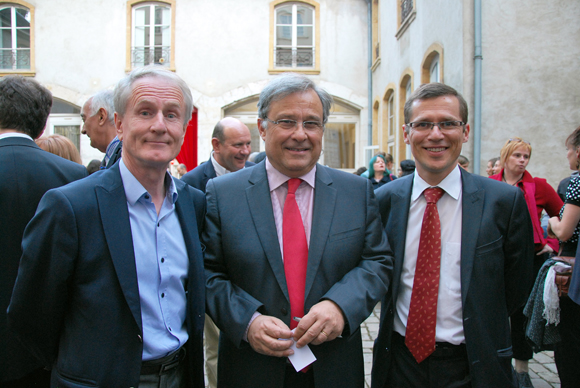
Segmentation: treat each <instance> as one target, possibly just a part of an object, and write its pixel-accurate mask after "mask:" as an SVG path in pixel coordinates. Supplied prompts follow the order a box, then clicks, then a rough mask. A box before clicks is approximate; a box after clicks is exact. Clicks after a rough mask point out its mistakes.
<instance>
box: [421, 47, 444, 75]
mask: <svg viewBox="0 0 580 388" xmlns="http://www.w3.org/2000/svg"><path fill="white" fill-rule="evenodd" d="M436 61H437V62H438V64H439V69H438V75H439V80H438V81H437V82H439V83H444V79H443V46H442V45H441V44H439V43H433V44H432V45H431V46H429V48H427V50H426V51H425V56H424V57H423V61H422V62H421V83H422V84H427V83H430V82H431V72H432V70H433V64H434V63H435V62H436Z"/></svg>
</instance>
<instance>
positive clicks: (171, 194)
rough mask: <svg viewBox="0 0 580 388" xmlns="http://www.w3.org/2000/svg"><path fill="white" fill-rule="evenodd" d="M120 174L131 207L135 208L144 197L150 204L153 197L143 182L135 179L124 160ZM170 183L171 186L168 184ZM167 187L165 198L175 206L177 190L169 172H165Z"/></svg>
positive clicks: (120, 163) (120, 165)
mask: <svg viewBox="0 0 580 388" xmlns="http://www.w3.org/2000/svg"><path fill="white" fill-rule="evenodd" d="M119 172H120V173H121V180H122V181H123V188H124V189H125V196H126V197H127V202H129V205H131V206H135V204H136V203H137V201H139V199H141V198H142V197H145V199H146V200H148V201H149V202H150V201H151V196H150V195H149V193H148V192H147V190H146V189H145V187H143V185H142V184H141V182H139V181H138V180H137V178H135V176H134V175H133V174H132V173H131V171H129V169H128V168H127V166H125V162H124V161H123V158H121V161H120V162H119ZM167 183H169V185H168V184H167ZM165 187H167V190H166V193H165V197H166V198H167V199H168V200H170V201H171V202H172V203H173V204H175V202H176V201H177V197H178V195H177V189H176V187H175V182H173V179H172V178H171V175H169V173H168V172H165Z"/></svg>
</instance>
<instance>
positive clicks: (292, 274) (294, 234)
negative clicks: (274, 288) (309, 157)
mask: <svg viewBox="0 0 580 388" xmlns="http://www.w3.org/2000/svg"><path fill="white" fill-rule="evenodd" d="M301 182H302V180H301V179H298V178H292V179H290V180H289V181H288V195H287V196H286V202H284V213H283V214H282V217H283V221H282V237H283V238H282V239H283V245H284V272H285V273H286V284H287V286H288V295H289V297H290V311H291V314H292V315H291V319H290V329H294V328H295V327H296V326H298V322H296V321H295V320H294V319H293V318H294V317H300V318H302V316H303V315H304V289H305V288H306V267H307V266H308V244H307V243H306V233H305V232H304V224H303V223H302V216H301V215H300V210H299V209H298V204H297V203H296V189H298V186H300V183H301Z"/></svg>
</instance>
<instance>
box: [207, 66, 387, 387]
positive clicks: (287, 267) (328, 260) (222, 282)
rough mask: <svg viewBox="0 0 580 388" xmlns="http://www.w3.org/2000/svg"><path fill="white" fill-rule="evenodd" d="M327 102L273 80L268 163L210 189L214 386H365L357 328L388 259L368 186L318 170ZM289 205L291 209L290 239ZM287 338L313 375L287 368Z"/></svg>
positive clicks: (289, 80) (267, 105)
mask: <svg viewBox="0 0 580 388" xmlns="http://www.w3.org/2000/svg"><path fill="white" fill-rule="evenodd" d="M331 101H332V100H331V97H330V95H328V94H327V93H326V92H325V91H323V90H321V89H319V88H318V87H317V86H316V85H315V84H314V83H313V82H312V81H311V80H310V79H308V78H307V77H305V76H301V75H297V74H291V73H290V74H285V75H282V76H279V77H277V78H276V79H274V80H273V81H272V82H271V83H270V84H269V85H267V86H266V88H265V89H264V90H263V91H262V93H261V94H260V100H259V103H258V108H259V117H260V118H259V119H258V127H259V130H260V135H261V137H262V139H263V140H264V141H265V145H266V154H267V159H266V160H265V161H263V162H261V163H259V164H257V165H256V166H254V167H252V168H250V169H243V170H240V171H238V172H237V173H235V174H228V175H225V176H223V177H218V178H215V179H212V180H210V181H209V182H208V184H207V188H206V198H207V209H208V210H207V215H206V229H205V231H204V233H203V242H204V243H205V245H206V254H205V267H206V277H207V299H206V303H207V311H208V314H209V315H210V316H211V318H212V319H213V320H214V322H215V323H216V324H217V326H218V327H219V328H220V330H221V331H222V332H221V336H220V347H219V358H218V359H219V361H218V387H222V388H223V387H280V388H282V387H296V388H298V387H300V388H308V387H314V386H315V387H317V388H320V387H329V388H330V387H332V388H335V387H354V388H362V387H363V384H364V364H363V357H362V342H361V333H360V324H361V322H362V321H363V320H364V319H366V318H367V317H368V316H369V314H370V313H371V311H372V309H373V308H374V306H375V304H376V303H377V301H378V300H380V298H382V297H383V295H384V294H385V293H386V291H387V288H388V285H389V276H390V273H391V260H392V259H391V255H390V250H389V247H388V244H387V241H386V237H385V235H384V231H383V230H382V228H381V224H380V218H379V215H378V207H377V204H376V201H375V197H374V194H373V190H372V187H371V186H370V183H369V182H368V180H364V179H361V178H360V177H357V176H354V175H352V174H346V173H343V172H339V171H336V170H333V169H330V168H327V167H324V166H321V165H319V164H317V163H316V162H317V160H318V158H319V156H320V152H321V148H322V134H323V130H324V123H325V122H326V120H327V118H328V112H329V110H330V105H331ZM298 178H299V179H298ZM292 179H294V180H292ZM290 181H292V182H293V183H292V187H294V185H298V186H297V188H296V189H295V194H294V197H295V201H294V200H292V199H291V197H292V196H291V195H290V194H288V190H289V187H290V186H289V185H290V184H289V182H290ZM292 190H294V189H292ZM289 201H291V202H292V205H290V204H289ZM288 206H290V207H292V208H294V209H295V211H296V212H297V211H298V210H299V211H300V214H298V216H299V219H296V218H294V220H295V221H297V223H296V224H299V225H298V226H297V227H296V228H295V229H294V232H295V233H294V234H292V235H289V232H288V230H287V229H286V228H287V226H288V224H287V222H288V218H287V217H288V216H287V210H289V209H290V208H288ZM296 207H297V209H296ZM296 212H295V213H294V215H296ZM296 224H294V225H296ZM299 240H300V241H302V243H303V245H301V249H300V253H296V251H298V250H299V249H297V245H298V241H299ZM291 249H295V252H294V253H290V252H289V251H290V250H291ZM305 251H306V252H305ZM298 256H300V257H301V258H302V259H304V260H297V258H298ZM293 271H295V272H296V273H299V275H298V276H295V275H296V273H295V272H293ZM301 271H303V272H301ZM289 279H292V280H290V281H289ZM289 289H290V290H289ZM297 295H299V296H297ZM297 321H299V323H297ZM294 326H297V327H295V332H294V333H293V332H292V331H291V330H290V328H293V327H294ZM292 337H293V338H294V340H295V341H297V346H298V347H304V346H306V345H307V344H309V345H310V347H311V349H312V351H313V353H314V354H315V356H316V357H317V361H316V362H314V363H313V364H312V366H311V368H310V369H308V370H303V371H302V372H296V371H295V370H294V368H293V367H292V366H291V365H290V363H288V360H287V358H286V357H288V356H289V355H290V354H292V353H293V351H292V350H291V349H290V346H291V344H292V341H289V339H290V338H292Z"/></svg>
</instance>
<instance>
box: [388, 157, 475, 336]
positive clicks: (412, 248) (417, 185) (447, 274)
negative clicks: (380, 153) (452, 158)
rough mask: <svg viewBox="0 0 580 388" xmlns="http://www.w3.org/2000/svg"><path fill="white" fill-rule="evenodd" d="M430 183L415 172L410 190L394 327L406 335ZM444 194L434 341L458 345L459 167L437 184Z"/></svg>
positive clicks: (460, 322) (460, 332)
mask: <svg viewBox="0 0 580 388" xmlns="http://www.w3.org/2000/svg"><path fill="white" fill-rule="evenodd" d="M429 187H432V186H430V185H429V184H428V183H427V182H425V181H424V180H423V179H422V178H421V177H420V176H419V174H418V173H415V177H414V180H413V189H412V191H411V207H410V209H409V219H408V224H407V236H406V241H405V256H404V261H403V268H402V272H401V282H400V290H399V294H398V297H397V302H396V306H395V307H396V308H395V322H394V329H395V331H396V332H397V333H399V334H401V335H402V336H404V335H405V332H406V327H407V318H408V316H409V305H410V303H411V294H412V291H413V280H414V277H415V267H416V264H417V253H418V251H419V240H420V236H421V224H422V221H423V214H424V213H425V208H426V207H427V201H426V200H425V196H423V195H422V194H423V191H424V190H425V189H427V188H429ZM437 187H440V188H442V189H443V190H444V191H445V193H444V194H443V196H442V197H441V199H440V200H439V202H437V210H438V212H439V219H440V221H441V272H440V278H439V294H438V297H437V326H436V331H435V341H437V342H449V343H451V344H454V345H459V344H461V343H463V342H465V335H464V333H463V313H462V306H461V222H462V219H463V218H462V209H461V201H462V185H461V172H460V170H459V166H457V167H456V168H455V169H453V171H451V173H449V175H447V177H445V179H443V180H442V181H441V183H439V185H437Z"/></svg>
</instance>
